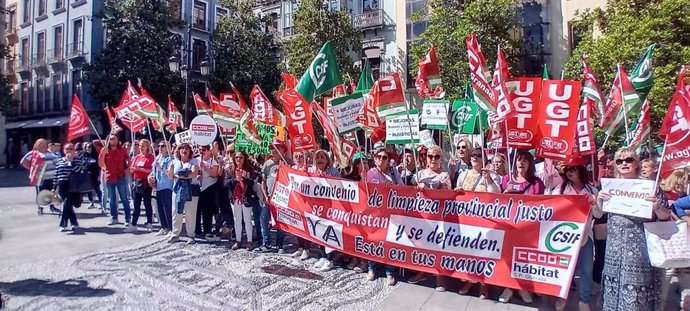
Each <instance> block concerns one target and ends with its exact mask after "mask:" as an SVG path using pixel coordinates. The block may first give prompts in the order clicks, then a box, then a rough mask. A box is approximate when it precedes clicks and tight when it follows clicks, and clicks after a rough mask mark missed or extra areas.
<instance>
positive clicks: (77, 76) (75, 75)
mask: <svg viewBox="0 0 690 311" xmlns="http://www.w3.org/2000/svg"><path fill="white" fill-rule="evenodd" d="M80 88H81V70H75V71H72V94H77V96H81V94H80V93H79V89H80Z"/></svg>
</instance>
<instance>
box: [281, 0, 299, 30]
mask: <svg viewBox="0 0 690 311" xmlns="http://www.w3.org/2000/svg"><path fill="white" fill-rule="evenodd" d="M298 8H299V2H296V3H292V2H291V1H284V2H283V36H284V37H289V36H292V35H293V34H294V29H293V27H294V24H293V18H294V16H295V11H297V9H298Z"/></svg>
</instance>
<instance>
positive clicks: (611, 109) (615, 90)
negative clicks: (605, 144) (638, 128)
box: [600, 64, 640, 135]
mask: <svg viewBox="0 0 690 311" xmlns="http://www.w3.org/2000/svg"><path fill="white" fill-rule="evenodd" d="M639 100H640V97H639V95H637V92H636V91H635V87H634V86H633V84H632V82H630V79H629V78H628V75H627V74H626V73H625V69H623V66H621V65H620V64H618V72H617V73H616V78H615V79H614V81H613V85H612V86H611V90H610V92H609V97H608V98H607V99H606V107H605V108H604V116H603V118H602V119H601V123H600V127H601V128H602V129H604V130H605V131H606V133H607V134H609V135H613V134H615V133H616V131H617V130H618V129H619V128H620V126H621V125H622V124H624V121H623V118H627V116H626V115H625V110H624V109H623V105H625V106H626V107H630V106H632V105H634V104H635V103H637V101H639Z"/></svg>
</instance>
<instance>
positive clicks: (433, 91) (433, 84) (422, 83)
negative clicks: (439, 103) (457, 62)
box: [415, 46, 443, 98]
mask: <svg viewBox="0 0 690 311" xmlns="http://www.w3.org/2000/svg"><path fill="white" fill-rule="evenodd" d="M415 86H416V87H417V93H419V96H422V97H425V98H428V97H437V96H438V97H441V96H442V95H443V88H442V87H441V67H439V65H438V60H437V59H436V49H435V48H434V47H433V46H432V47H431V50H429V53H427V54H426V56H424V58H422V60H420V61H419V71H418V72H417V78H416V79H415Z"/></svg>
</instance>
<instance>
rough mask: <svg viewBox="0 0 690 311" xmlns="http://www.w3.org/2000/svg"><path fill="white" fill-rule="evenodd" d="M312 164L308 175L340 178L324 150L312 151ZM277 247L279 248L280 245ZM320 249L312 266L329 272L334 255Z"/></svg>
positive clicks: (338, 172)
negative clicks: (317, 258)
mask: <svg viewBox="0 0 690 311" xmlns="http://www.w3.org/2000/svg"><path fill="white" fill-rule="evenodd" d="M313 162H314V165H313V166H311V167H309V169H308V171H309V173H314V174H318V175H320V176H330V177H340V171H339V170H337V169H336V168H335V167H333V163H332V162H331V158H330V157H329V156H328V152H326V150H323V149H319V150H316V151H314V160H313ZM278 247H279V248H281V245H279V246H278ZM320 248H321V253H320V254H319V255H320V258H319V260H317V261H316V263H315V264H314V268H316V269H319V271H329V270H331V269H333V255H334V254H335V253H334V251H333V250H331V251H330V252H328V250H326V248H325V247H323V246H321V247H320Z"/></svg>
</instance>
